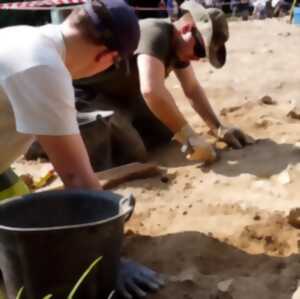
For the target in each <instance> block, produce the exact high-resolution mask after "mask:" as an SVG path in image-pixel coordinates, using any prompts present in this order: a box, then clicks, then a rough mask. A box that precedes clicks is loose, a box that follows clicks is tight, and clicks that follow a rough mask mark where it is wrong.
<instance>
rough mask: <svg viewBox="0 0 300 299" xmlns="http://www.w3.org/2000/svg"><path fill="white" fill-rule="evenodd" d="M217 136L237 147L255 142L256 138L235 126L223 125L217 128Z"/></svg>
mask: <svg viewBox="0 0 300 299" xmlns="http://www.w3.org/2000/svg"><path fill="white" fill-rule="evenodd" d="M216 137H217V138H218V139H219V140H222V141H224V142H226V143H227V144H228V145H229V146H231V147H233V148H235V149H240V148H243V147H244V146H245V145H249V144H254V143H255V140H254V139H253V138H252V137H251V136H249V135H247V134H245V133H244V132H243V131H241V130H240V129H239V128H235V127H227V126H221V127H220V128H218V130H217V133H216Z"/></svg>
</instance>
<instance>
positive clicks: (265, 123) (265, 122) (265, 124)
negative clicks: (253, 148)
mask: <svg viewBox="0 0 300 299" xmlns="http://www.w3.org/2000/svg"><path fill="white" fill-rule="evenodd" d="M270 123H271V122H270V121H269V120H267V119H259V120H257V121H255V123H254V124H255V126H256V127H257V128H260V129H266V128H267V127H268V126H269V125H270Z"/></svg>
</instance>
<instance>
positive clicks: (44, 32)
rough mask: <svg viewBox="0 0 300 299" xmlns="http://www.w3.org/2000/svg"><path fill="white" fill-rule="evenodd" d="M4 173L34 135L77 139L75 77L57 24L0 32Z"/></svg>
mask: <svg viewBox="0 0 300 299" xmlns="http://www.w3.org/2000/svg"><path fill="white" fill-rule="evenodd" d="M0 40H1V47H0V173H2V172H3V171H5V170H6V169H7V168H8V167H9V166H10V165H11V163H12V162H14V161H15V160H16V159H17V158H18V157H19V156H20V155H22V154H24V153H25V152H26V150H27V149H28V147H29V146H30V144H31V143H32V142H33V140H34V135H70V134H78V133H79V128H78V124H77V120H76V109H75V99H74V89H73V86H72V78H71V75H70V73H69V71H68V70H67V68H66V66H65V64H64V56H65V46H64V40H63V36H62V33H61V31H60V28H59V26H58V25H45V26H42V27H30V26H15V27H8V28H5V29H1V30H0Z"/></svg>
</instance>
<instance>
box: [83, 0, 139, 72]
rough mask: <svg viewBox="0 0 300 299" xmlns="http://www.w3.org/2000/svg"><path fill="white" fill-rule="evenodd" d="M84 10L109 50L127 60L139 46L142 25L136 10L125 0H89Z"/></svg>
mask: <svg viewBox="0 0 300 299" xmlns="http://www.w3.org/2000/svg"><path fill="white" fill-rule="evenodd" d="M84 10H85V11H86V13H87V14H88V16H89V17H90V20H91V22H92V24H93V25H94V26H95V28H96V29H97V32H99V39H101V41H103V43H104V44H105V46H107V48H108V49H109V50H112V51H117V52H118V53H119V55H120V57H121V58H122V59H124V60H125V62H126V65H127V67H128V66H129V63H128V59H129V57H130V56H131V55H132V54H133V52H134V51H135V49H136V48H137V46H138V43H139V39H140V27H139V22H138V18H137V16H136V14H135V12H134V10H133V9H132V8H131V7H130V6H129V5H128V4H127V3H126V2H124V1H123V0H87V2H86V3H85V5H84Z"/></svg>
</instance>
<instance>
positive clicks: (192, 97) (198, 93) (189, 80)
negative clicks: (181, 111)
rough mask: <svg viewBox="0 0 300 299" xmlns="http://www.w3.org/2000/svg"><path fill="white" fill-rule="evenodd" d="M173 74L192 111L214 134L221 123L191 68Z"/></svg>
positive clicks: (177, 70) (178, 70)
mask: <svg viewBox="0 0 300 299" xmlns="http://www.w3.org/2000/svg"><path fill="white" fill-rule="evenodd" d="M175 74H176V76H177V78H178V79H179V81H180V83H181V85H182V88H183V90H184V93H185V95H186V97H187V98H188V99H189V101H190V103H191V105H192V107H193V108H194V110H195V111H196V112H197V113H198V114H199V115H200V117H202V119H203V120H204V121H205V122H206V124H207V125H208V126H209V128H210V129H212V131H213V132H216V131H217V130H218V128H219V127H221V122H220V121H219V119H218V117H217V116H216V114H215V113H214V111H213V109H212V107H211V105H210V103H209V101H208V99H207V96H206V94H205V92H204V90H203V88H202V87H201V85H200V83H199V82H198V80H197V78H196V76H195V73H194V71H193V68H192V66H188V67H186V68H184V69H176V70H175Z"/></svg>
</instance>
